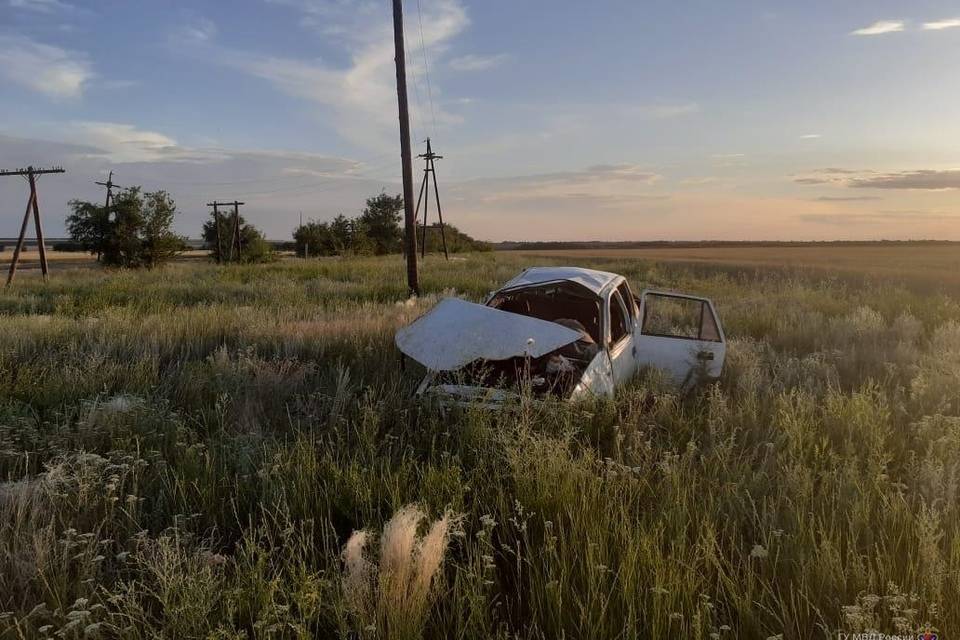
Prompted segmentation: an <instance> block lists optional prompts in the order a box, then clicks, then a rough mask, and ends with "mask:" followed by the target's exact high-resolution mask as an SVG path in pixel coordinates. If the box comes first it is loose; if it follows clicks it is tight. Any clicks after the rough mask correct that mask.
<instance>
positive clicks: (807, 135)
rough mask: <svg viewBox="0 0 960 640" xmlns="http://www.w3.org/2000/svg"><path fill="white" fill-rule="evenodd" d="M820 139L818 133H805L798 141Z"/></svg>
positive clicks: (820, 136)
mask: <svg viewBox="0 0 960 640" xmlns="http://www.w3.org/2000/svg"><path fill="white" fill-rule="evenodd" d="M822 137H823V136H822V135H821V134H819V133H805V134H803V135H802V136H800V139H801V140H818V139H820V138H822Z"/></svg>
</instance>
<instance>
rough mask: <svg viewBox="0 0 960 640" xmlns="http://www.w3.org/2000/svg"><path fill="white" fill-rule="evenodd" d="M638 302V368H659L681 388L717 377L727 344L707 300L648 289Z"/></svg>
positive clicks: (714, 311) (710, 304)
mask: <svg viewBox="0 0 960 640" xmlns="http://www.w3.org/2000/svg"><path fill="white" fill-rule="evenodd" d="M638 302H639V303H640V327H639V332H638V334H637V336H636V346H637V361H638V364H639V365H640V366H641V367H647V366H649V367H655V368H657V369H661V370H663V371H664V372H665V373H666V374H667V375H668V376H669V377H670V378H671V379H672V380H673V381H674V382H676V383H677V384H679V385H681V386H683V387H687V386H691V385H694V384H696V383H698V382H701V381H704V380H713V379H716V378H718V377H720V372H721V371H722V370H723V360H724V357H725V356H726V351H727V348H726V347H727V345H726V339H725V338H724V335H723V327H721V326H720V320H719V319H718V318H717V313H716V310H715V309H714V307H713V303H712V302H710V300H708V299H706V298H698V297H696V296H688V295H685V294H682V293H668V292H661V291H649V290H648V291H644V292H643V293H642V294H641V295H640V297H639V300H638Z"/></svg>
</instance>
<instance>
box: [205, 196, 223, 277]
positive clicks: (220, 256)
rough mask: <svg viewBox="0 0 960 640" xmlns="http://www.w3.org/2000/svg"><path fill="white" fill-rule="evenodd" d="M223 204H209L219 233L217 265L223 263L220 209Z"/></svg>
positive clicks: (215, 202)
mask: <svg viewBox="0 0 960 640" xmlns="http://www.w3.org/2000/svg"><path fill="white" fill-rule="evenodd" d="M221 204H223V203H222V202H217V201H216V200H214V201H213V202H208V203H207V206H208V207H213V224H214V228H215V229H216V231H217V264H220V263H222V262H223V231H222V229H221V228H220V210H219V209H218V207H219V206H220V205H221Z"/></svg>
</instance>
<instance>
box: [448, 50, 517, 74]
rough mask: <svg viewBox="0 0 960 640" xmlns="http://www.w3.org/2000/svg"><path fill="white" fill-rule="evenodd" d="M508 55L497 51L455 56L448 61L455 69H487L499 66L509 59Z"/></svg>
mask: <svg viewBox="0 0 960 640" xmlns="http://www.w3.org/2000/svg"><path fill="white" fill-rule="evenodd" d="M509 57H510V56H508V55H507V54H505V53H497V54H494V55H489V56H481V55H474V54H467V55H465V56H460V57H459V58H453V59H452V60H450V62H449V63H447V66H449V67H450V68H451V69H453V70H454V71H486V70H487V69H493V68H494V67H498V66H500V65H501V64H503V63H504V62H506V61H507V59H508V58H509Z"/></svg>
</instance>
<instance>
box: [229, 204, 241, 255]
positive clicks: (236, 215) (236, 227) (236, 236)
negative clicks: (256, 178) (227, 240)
mask: <svg viewBox="0 0 960 640" xmlns="http://www.w3.org/2000/svg"><path fill="white" fill-rule="evenodd" d="M230 204H232V205H233V242H232V243H231V244H230V261H231V262H232V261H233V251H234V248H236V251H237V260H240V259H242V258H243V243H242V242H241V241H240V238H241V233H240V205H242V204H244V203H243V202H237V201H236V200H234V201H233V202H231V203H230Z"/></svg>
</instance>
